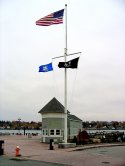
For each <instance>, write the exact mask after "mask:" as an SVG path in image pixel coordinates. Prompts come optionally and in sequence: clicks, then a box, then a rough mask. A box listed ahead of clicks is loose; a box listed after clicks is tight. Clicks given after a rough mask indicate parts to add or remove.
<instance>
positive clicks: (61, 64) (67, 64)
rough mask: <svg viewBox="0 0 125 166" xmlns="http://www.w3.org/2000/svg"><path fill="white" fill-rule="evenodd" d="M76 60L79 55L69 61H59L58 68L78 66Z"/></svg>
mask: <svg viewBox="0 0 125 166" xmlns="http://www.w3.org/2000/svg"><path fill="white" fill-rule="evenodd" d="M78 60H79V57H78V58H75V59H72V60H70V61H67V62H59V64H58V67H59V68H72V69H75V68H77V67H78Z"/></svg>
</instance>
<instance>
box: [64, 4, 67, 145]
mask: <svg viewBox="0 0 125 166" xmlns="http://www.w3.org/2000/svg"><path fill="white" fill-rule="evenodd" d="M66 57H67V4H65V50H64V59H65V62H66ZM64 80H65V83H64V84H65V92H64V93H65V94H64V102H65V118H64V143H67V68H65V79H64Z"/></svg>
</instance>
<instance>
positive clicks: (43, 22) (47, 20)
mask: <svg viewBox="0 0 125 166" xmlns="http://www.w3.org/2000/svg"><path fill="white" fill-rule="evenodd" d="M63 13H64V9H62V10H59V11H57V12H54V13H51V14H49V15H47V16H45V17H43V18H41V19H39V20H38V21H36V25H39V26H50V25H53V24H61V23H63Z"/></svg>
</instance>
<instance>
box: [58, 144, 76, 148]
mask: <svg viewBox="0 0 125 166" xmlns="http://www.w3.org/2000/svg"><path fill="white" fill-rule="evenodd" d="M75 147H76V143H59V144H58V148H60V149H66V148H75Z"/></svg>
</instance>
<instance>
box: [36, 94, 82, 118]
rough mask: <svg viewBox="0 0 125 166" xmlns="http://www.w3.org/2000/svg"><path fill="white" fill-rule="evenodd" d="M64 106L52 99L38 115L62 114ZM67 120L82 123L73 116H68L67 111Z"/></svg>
mask: <svg viewBox="0 0 125 166" xmlns="http://www.w3.org/2000/svg"><path fill="white" fill-rule="evenodd" d="M64 112H65V110H64V106H63V105H62V104H61V103H60V102H59V101H58V100H57V99H56V98H55V97H54V98H53V99H52V100H51V101H50V102H49V103H48V104H46V105H45V106H44V107H43V108H42V109H41V110H40V111H39V112H38V113H41V114H44V113H64ZM68 119H69V120H75V121H82V120H81V119H79V118H78V117H76V116H75V115H72V114H70V112H69V111H68Z"/></svg>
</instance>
